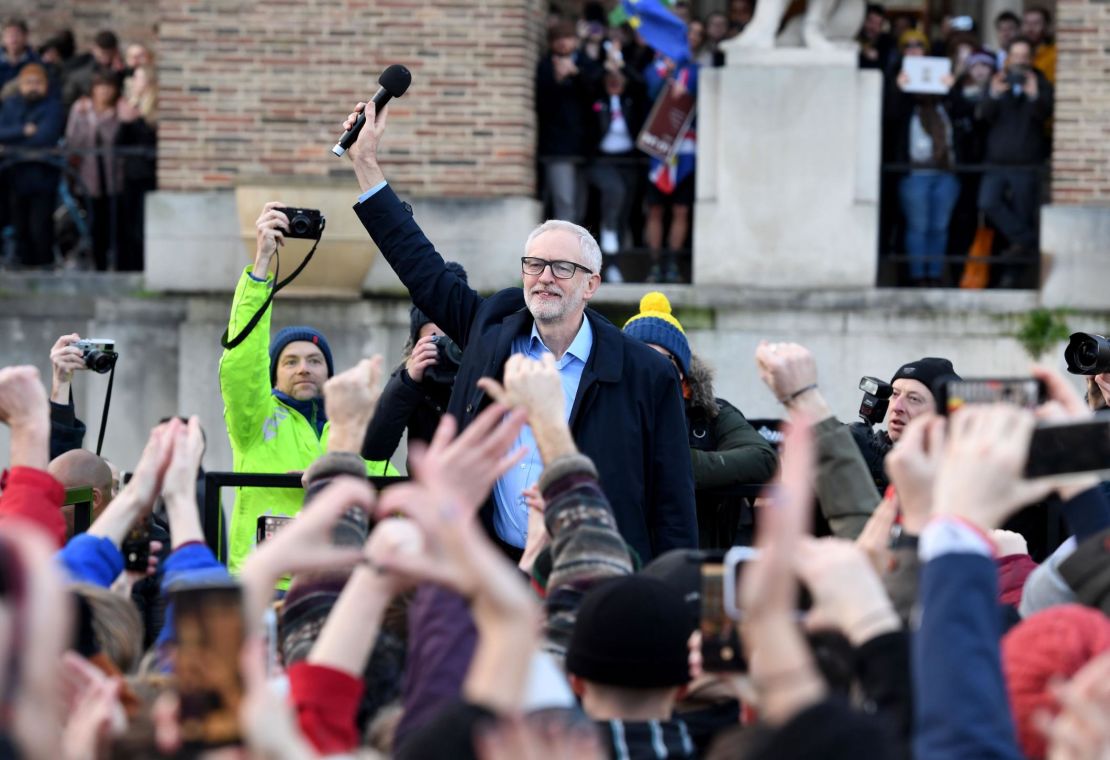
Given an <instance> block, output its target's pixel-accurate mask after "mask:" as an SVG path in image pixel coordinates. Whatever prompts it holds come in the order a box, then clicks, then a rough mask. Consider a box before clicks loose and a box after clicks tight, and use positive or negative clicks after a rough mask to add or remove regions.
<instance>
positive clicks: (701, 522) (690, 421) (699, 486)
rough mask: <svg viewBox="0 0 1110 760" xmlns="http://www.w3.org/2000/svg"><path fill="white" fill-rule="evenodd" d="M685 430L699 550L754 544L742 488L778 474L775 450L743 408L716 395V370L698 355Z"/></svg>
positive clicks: (693, 366)
mask: <svg viewBox="0 0 1110 760" xmlns="http://www.w3.org/2000/svg"><path fill="white" fill-rule="evenodd" d="M686 387H687V389H688V395H689V398H687V399H686V425H687V430H688V432H689V437H690V459H691V463H692V465H693V470H694V489H695V492H694V498H695V501H696V503H697V510H698V545H699V546H700V547H701V548H702V549H727V548H728V547H730V546H732V545H733V543H734V542H736V541H737V540H739V541H740V542H741V543H751V538H752V531H753V528H754V515H753V512H752V507H751V504H750V503H749V502H748V501H747V499H745V498H744V497H742V496H740V495H739V491H738V486H743V485H762V484H763V483H766V482H767V481H768V480H770V479H771V478H772V477H773V476H774V474H775V468H776V466H777V464H778V458H777V456H776V455H775V450H774V448H772V447H771V444H769V443H768V442H767V441H766V439H764V438H763V436H761V435H760V434H759V433H758V432H757V431H756V430H755V428H753V427H752V426H751V425H750V424H749V423H748V421H747V419H745V418H744V415H743V414H742V413H741V412H740V410H739V409H737V408H736V407H734V406H733V405H732V404H730V403H729V402H727V401H725V400H724V399H719V398H716V396H715V395H714V393H713V370H712V369H711V368H710V367H709V365H707V364H706V363H705V362H703V361H702V360H701V359H699V358H698V357H697V356H696V355H695V356H692V357H691V359H690V374H689V375H688V376H687V377H686Z"/></svg>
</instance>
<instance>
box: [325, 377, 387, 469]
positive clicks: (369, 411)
mask: <svg viewBox="0 0 1110 760" xmlns="http://www.w3.org/2000/svg"><path fill="white" fill-rule="evenodd" d="M381 377H382V357H381V356H380V355H379V356H374V357H372V358H370V359H363V360H362V361H360V362H359V363H358V364H356V365H355V366H354V367H352V368H351V369H349V370H347V371H346V372H341V373H339V374H338V375H336V376H334V377H332V378H331V379H330V380H328V381H327V382H326V383H324V410H325V411H326V412H327V415H328V419H329V420H330V421H331V430H330V431H329V434H328V451H350V452H355V453H357V452H358V451H359V450H360V449H361V448H362V439H363V436H364V435H366V427H367V426H368V425H369V424H370V420H371V419H372V418H373V416H374V410H375V409H376V408H377V406H378V398H379V397H380V396H381V393H382V389H381Z"/></svg>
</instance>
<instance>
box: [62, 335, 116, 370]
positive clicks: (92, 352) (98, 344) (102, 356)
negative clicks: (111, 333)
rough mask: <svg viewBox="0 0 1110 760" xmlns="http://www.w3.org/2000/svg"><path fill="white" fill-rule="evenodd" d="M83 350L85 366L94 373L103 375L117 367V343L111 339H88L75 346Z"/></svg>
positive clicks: (78, 342)
mask: <svg viewBox="0 0 1110 760" xmlns="http://www.w3.org/2000/svg"><path fill="white" fill-rule="evenodd" d="M73 345H74V346H76V347H77V348H79V349H81V356H82V357H83V358H84V360H85V366H86V367H88V368H89V369H91V370H92V371H93V372H97V373H99V374H101V375H103V374H104V373H105V372H108V371H110V370H111V369H112V368H113V367H115V366H116V359H118V358H119V354H117V353H116V342H115V340H112V339H111V338H86V339H85V340H79V341H77V342H76V343H74V344H73Z"/></svg>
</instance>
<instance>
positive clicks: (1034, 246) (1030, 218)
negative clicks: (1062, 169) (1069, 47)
mask: <svg viewBox="0 0 1110 760" xmlns="http://www.w3.org/2000/svg"><path fill="white" fill-rule="evenodd" d="M1051 23H1052V20H1051V16H1050V14H1049V12H1048V11H1047V10H1045V9H1044V8H1041V7H1037V6H1034V7H1030V8H1028V9H1027V10H1026V11H1025V13H1024V15H1023V16H1022V17H1021V18H1019V17H1018V16H1017V15H1016V14H1014V13H1012V12H1010V11H1004V12H1002V13H1000V14H999V15H998V17H997V18H996V19H995V20H994V27H995V33H996V37H997V39H998V48H997V49H996V50H992V49H989V48H987V47H986V46H985V45H984V44H983V41H982V37H981V35H980V33H979V30H978V29H977V28H976V25H975V23H974V21H973V20H972V19H971V18H970V17H968V16H948V17H945V19H944V21H943V23H942V24H941V28H940V32H939V34H938V35H937V37H935V38H934V39H933V40H932V41H930V39H929V38H928V36H927V34H926V32H925V30H923V29H921V28H920V26H919V25H916V24H914V23H913V21H912V19H910V20H909V21H907V20H906V17H905V16H902V17H898V18H896V19H894V21H893V23H891V21H890V19H888V18H887V15H886V11H885V9H884V8H883V6H881V5H876V4H872V5H869V6H868V10H867V17H866V20H865V21H864V25H863V29H862V30H861V32H860V37H859V42H860V66H861V67H862V68H871V69H879V70H881V71H882V72H883V75H884V81H885V87H884V101H883V161H884V163H885V164H886V165H887V169H886V170H885V171H884V174H883V189H882V204H883V208H882V209H881V217H882V219H881V229H880V237H881V241H880V252H881V254H904V255H905V256H907V257H908V262H907V263H908V267H907V268H908V272H903V273H901V274H902V276H901V277H900V281H901V282H902V283H903V284H906V285H910V286H936V285H946V286H955V285H958V284H960V283H961V274H962V273H964V272H965V270H964V268H963V266H962V264H963V261H961V260H960V259H954V260H953V262H951V263H950V262H948V261H947V260H946V257H948V256H950V257H967V256H968V255H969V253H970V252H971V251H972V249H973V246H976V245H978V247H979V248H980V249H981V250H979V251H977V253H982V254H986V255H988V256H989V255H991V254H993V258H992V259H991V264H992V266H991V272H990V274H991V276H990V280H989V283H990V284H991V285H994V286H998V287H1014V286H1023V287H1035V285H1036V275H1037V261H1038V259H1039V256H1040V248H1039V232H1038V227H1039V220H1040V205H1041V202H1042V195H1043V193H1044V191H1045V182H1044V169H1045V167H1046V166H1047V161H1048V158H1049V156H1050V154H1051V148H1052V112H1053V101H1054V88H1053V85H1054V83H1055V81H1056V45H1055V44H1054V42H1053V41H1052V37H1051V35H1050V29H1051ZM888 27H889V28H888ZM915 56H932V57H936V58H946V59H948V60H949V62H950V69H951V73H950V74H948V75H947V78H946V79H944V80H943V81H942V85H943V89H945V90H947V92H946V94H927V93H921V92H915V91H912V86H911V80H910V77H909V76H908V74H907V73H906V70H905V67H904V62H905V61H906V60H907V59H910V58H913V57H915ZM907 87H910V88H911V91H907V89H906V88H907ZM988 231H989V232H988ZM984 232H986V234H987V235H988V236H992V237H988V238H987V242H986V244H985V245H984V243H983V237H982V236H983V233H984ZM977 235H978V236H979V240H978V241H977ZM953 264H955V265H953ZM983 284H984V283H980V284H978V287H983ZM964 285H965V286H969V285H970V283H967V282H965V283H964Z"/></svg>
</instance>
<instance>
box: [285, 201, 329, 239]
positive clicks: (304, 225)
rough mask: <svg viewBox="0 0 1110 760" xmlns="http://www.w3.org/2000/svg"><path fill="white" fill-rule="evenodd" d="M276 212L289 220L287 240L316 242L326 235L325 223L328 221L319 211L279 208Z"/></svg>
mask: <svg viewBox="0 0 1110 760" xmlns="http://www.w3.org/2000/svg"><path fill="white" fill-rule="evenodd" d="M274 210H275V211H280V212H281V213H283V214H285V216H286V217H288V218H289V231H288V232H286V233H285V237H287V238H301V239H303V240H315V239H316V238H318V237H320V236H321V235H322V234H323V233H324V222H325V221H326V220H325V219H324V215H323V214H322V213H320V210H319V209H315V208H278V209H274Z"/></svg>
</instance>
